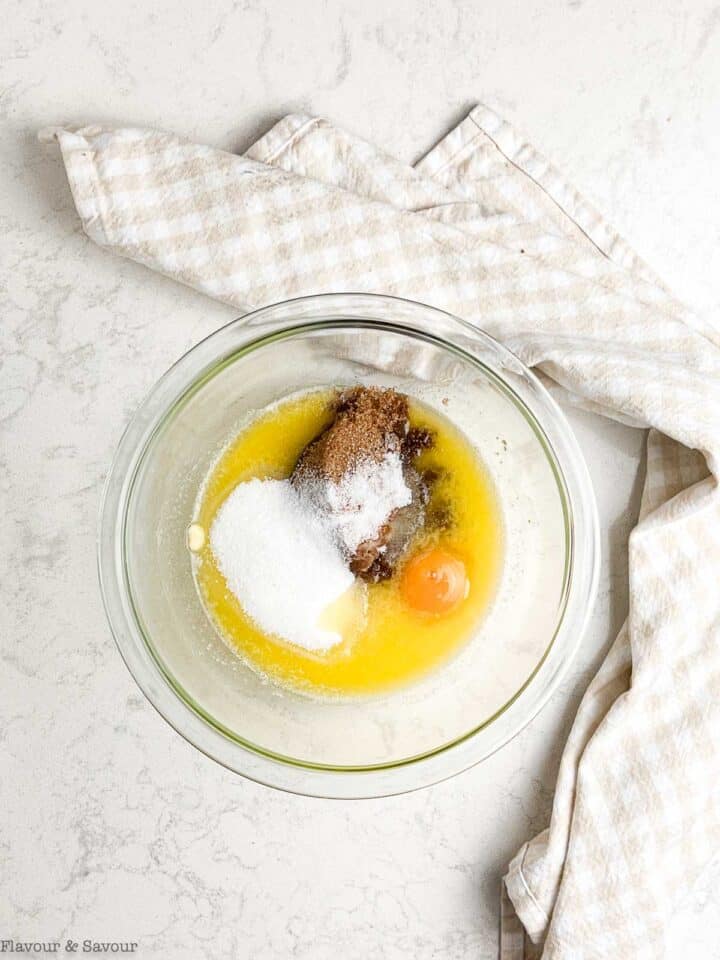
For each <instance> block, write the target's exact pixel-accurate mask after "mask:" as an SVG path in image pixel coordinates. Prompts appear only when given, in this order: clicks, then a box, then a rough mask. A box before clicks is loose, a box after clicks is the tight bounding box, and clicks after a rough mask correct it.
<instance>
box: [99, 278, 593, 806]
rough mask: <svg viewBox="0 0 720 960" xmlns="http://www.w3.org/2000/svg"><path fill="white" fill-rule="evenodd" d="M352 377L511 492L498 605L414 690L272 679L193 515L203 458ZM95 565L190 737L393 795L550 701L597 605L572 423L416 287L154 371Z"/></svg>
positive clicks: (118, 633) (278, 326)
mask: <svg viewBox="0 0 720 960" xmlns="http://www.w3.org/2000/svg"><path fill="white" fill-rule="evenodd" d="M353 383H362V384H376V385H382V386H394V387H396V388H397V389H399V390H402V391H404V392H405V393H408V394H410V395H412V396H414V397H417V398H418V399H420V400H422V401H423V402H424V403H425V404H429V405H431V406H435V407H437V408H438V409H439V410H440V411H441V412H442V413H443V414H445V415H446V416H448V417H449V418H450V419H451V420H452V421H453V422H454V423H455V424H456V425H457V426H458V427H460V429H461V430H463V431H464V433H465V435H466V436H467V437H468V438H469V440H470V441H471V442H472V443H473V445H474V446H475V448H476V449H477V451H478V452H479V454H480V456H481V458H482V460H483V462H484V463H485V465H486V467H487V468H488V470H489V472H490V474H491V476H492V478H493V480H494V483H495V486H496V488H497V491H498V495H499V499H500V503H501V505H502V514H503V521H504V526H505V541H506V542H505V562H504V568H503V573H502V576H501V580H500V585H499V587H498V591H497V595H496V597H495V599H494V601H493V604H492V606H491V608H490V610H489V611H488V613H487V615H486V616H485V617H484V619H483V620H482V622H481V623H479V624H478V625H477V629H476V630H475V634H474V636H473V637H472V638H471V640H470V641H469V642H468V643H467V644H466V645H465V646H464V647H463V649H462V650H461V651H460V652H459V653H458V654H457V655H456V656H455V657H454V658H453V659H451V660H450V662H448V663H447V664H446V665H445V666H443V667H442V668H440V669H438V670H436V671H435V672H434V673H433V674H432V675H430V676H428V677H426V678H424V679H422V680H420V681H419V682H417V683H415V684H413V685H411V686H407V687H405V688H403V689H401V690H395V691H392V692H389V693H387V694H384V695H378V696H374V697H371V698H364V699H361V698H358V699H346V700H337V701H329V700H320V699H313V698H311V697H308V696H307V695H302V694H300V693H294V692H292V691H291V690H288V689H284V688H281V687H279V686H277V685H275V684H274V683H272V682H270V681H268V680H267V679H266V678H264V677H262V676H261V675H260V674H258V673H257V672H256V671H254V670H253V669H252V668H251V667H250V666H248V665H247V664H246V663H245V662H244V661H243V660H242V659H241V658H240V657H239V656H238V655H237V654H236V653H234V652H232V651H231V650H230V649H229V647H227V646H226V645H225V644H224V643H223V641H222V640H221V638H220V637H219V636H218V634H217V633H216V632H215V630H214V628H213V626H212V624H211V622H210V621H209V619H208V617H207V616H206V614H205V611H204V608H203V606H202V604H201V602H200V600H199V597H198V594H197V591H196V587H195V583H194V579H193V575H192V564H191V558H190V554H189V552H188V550H187V547H186V530H187V527H188V524H189V523H190V522H191V521H192V519H193V507H194V503H195V500H196V497H197V494H198V490H199V488H200V485H201V483H202V481H203V479H204V478H205V476H206V474H207V472H208V469H209V468H210V466H211V465H212V463H213V461H214V460H215V458H216V457H217V455H218V453H219V451H220V450H221V449H222V448H223V446H224V445H225V444H226V443H227V442H228V440H230V439H231V438H232V437H233V436H234V435H235V434H236V433H237V432H238V429H239V425H240V424H241V423H242V422H243V421H244V420H246V419H247V418H248V416H249V415H251V413H252V412H253V411H256V410H259V409H260V408H262V407H265V406H267V405H268V404H270V403H272V402H273V401H276V400H278V399H279V398H281V397H282V396H284V395H287V394H290V393H293V392H296V391H298V390H302V389H308V388H313V387H322V386H329V385H346V384H353ZM99 570H100V582H101V588H102V593H103V599H104V603H105V608H106V611H107V616H108V619H109V621H110V626H111V628H112V632H113V634H114V636H115V639H116V641H117V645H118V647H119V649H120V652H121V654H122V656H123V658H124V660H125V663H126V664H127V666H128V668H129V669H130V672H131V673H132V675H133V676H134V678H135V680H136V681H137V683H138V685H139V686H140V688H141V689H142V690H143V692H144V693H145V695H146V696H147V697H148V699H149V700H150V702H151V703H152V704H153V705H154V706H155V707H156V708H157V710H158V711H159V712H160V713H161V714H162V716H163V717H164V718H165V719H166V720H167V721H168V723H170V724H171V725H172V726H173V727H174V728H175V730H177V731H178V732H179V733H180V734H181V735H182V736H184V737H185V738H186V739H187V740H189V741H190V743H192V744H194V745H195V746H196V747H197V748H198V749H200V750H202V751H203V752H204V753H205V754H207V755H208V756H210V757H213V758H214V759H215V760H217V761H219V762H220V763H222V764H224V765H225V766H226V767H228V768H230V769H231V770H234V771H236V772H237V773H240V774H242V775H244V776H246V777H249V778H251V779H253V780H256V781H259V782H261V783H264V784H267V785H269V786H273V787H277V788H280V789H284V790H289V791H293V792H297V793H302V794H308V795H313V796H326V797H347V798H350V797H371V796H385V795H389V794H394V793H401V792H404V791H407V790H413V789H416V788H418V787H422V786H425V785H427V784H430V783H433V782H436V781H438V780H441V779H444V778H446V777H449V776H452V775H454V774H456V773H458V772H459V771H461V770H463V769H465V768H467V767H469V766H471V765H472V764H475V763H477V762H478V761H480V760H482V759H483V758H485V757H487V756H488V755H489V754H490V753H492V752H493V751H495V750H497V749H498V747H500V746H501V745H502V744H504V743H506V742H507V741H508V740H509V739H510V738H511V737H512V736H514V735H515V734H516V733H517V732H518V731H519V730H520V729H521V728H522V727H523V726H524V725H525V724H526V723H528V721H529V720H530V719H531V718H532V717H533V716H534V715H535V714H536V713H537V711H538V710H540V708H541V707H542V706H543V705H544V703H545V702H546V701H547V699H548V697H549V696H550V694H551V693H552V691H553V690H554V689H555V687H556V686H557V684H558V682H559V681H560V679H561V677H562V675H563V673H564V671H565V670H566V669H567V666H568V664H569V662H570V660H571V657H572V656H573V653H574V651H575V649H576V648H577V645H578V642H579V640H580V637H581V635H582V632H583V629H584V627H585V624H586V622H587V619H588V616H589V614H590V610H591V607H592V603H593V599H594V594H595V589H596V583H597V571H598V525H597V511H596V507H595V501H594V497H593V493H592V486H591V483H590V479H589V476H588V473H587V469H586V467H585V464H584V461H583V458H582V456H581V454H580V451H579V448H578V446H577V443H576V441H575V439H574V437H573V434H572V432H571V430H570V428H569V426H568V424H567V422H566V421H565V419H564V417H563V416H562V414H561V412H560V410H559V409H558V407H557V406H556V404H555V403H554V401H553V400H552V399H551V398H550V396H549V395H548V393H547V392H546V390H545V389H544V388H543V387H542V385H541V384H540V383H539V382H538V380H537V379H536V378H535V377H534V376H533V374H532V373H530V371H529V370H527V369H526V368H525V367H524V366H523V364H522V363H520V361H519V360H518V359H517V358H516V357H515V356H514V355H513V354H512V353H510V352H509V351H508V350H506V349H505V348H504V347H503V346H501V345H500V344H499V343H497V342H496V341H495V340H493V339H492V338H491V337H490V336H488V335H487V334H485V333H483V332H482V331H481V330H479V329H477V328H476V327H473V326H471V325H470V324H468V323H465V322H464V321H462V320H459V319H458V318H456V317H453V316H450V315H449V314H447V313H443V312H442V311H440V310H436V309H433V308H431V307H427V306H424V305H422V304H419V303H412V302H409V301H406V300H399V299H396V298H392V297H381V296H370V295H364V294H363V295H360V294H357V295H356V294H329V295H325V296H315V297H305V298H302V299H299V300H293V301H288V302H285V303H280V304H275V305H273V306H269V307H265V308H264V309H262V310H258V311H256V312H255V313H252V314H250V315H249V316H247V317H244V318H242V319H240V320H236V321H234V322H232V323H229V324H228V325H227V326H225V327H223V328H222V329H220V330H218V331H217V332H216V333H214V334H212V335H211V336H210V337H208V338H207V339H206V340H204V341H202V342H201V343H200V344H198V345H197V346H196V347H195V348H194V349H192V350H191V351H189V353H187V354H186V355H185V356H184V357H183V358H182V359H181V360H179V361H178V362H177V363H176V364H175V365H174V366H173V367H172V368H171V369H170V370H169V371H168V372H167V373H166V374H165V376H164V377H162V379H161V380H160V381H159V382H158V383H157V385H156V386H155V387H154V389H153V390H152V392H151V393H150V395H149V396H148V397H147V399H146V400H145V402H144V403H143V404H142V406H141V407H140V409H139V410H138V412H137V413H136V415H135V417H134V419H133V420H132V422H131V423H130V426H129V427H128V429H127V430H126V432H125V434H124V436H123V438H122V440H121V442H120V446H119V449H118V451H117V454H116V456H115V460H114V462H113V465H112V468H111V471H110V475H109V477H108V480H107V484H106V488H105V493H104V497H103V505H102V511H101V520H100V540H99ZM279 602H281V598H279Z"/></svg>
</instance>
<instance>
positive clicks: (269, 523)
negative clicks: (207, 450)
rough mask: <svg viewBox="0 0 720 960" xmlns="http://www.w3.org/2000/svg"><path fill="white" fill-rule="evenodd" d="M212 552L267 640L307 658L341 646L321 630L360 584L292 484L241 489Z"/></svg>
mask: <svg viewBox="0 0 720 960" xmlns="http://www.w3.org/2000/svg"><path fill="white" fill-rule="evenodd" d="M210 547H211V549H212V552H213V554H214V555H215V560H216V562H217V565H218V568H219V570H220V572H221V573H222V575H223V576H224V577H225V580H226V582H227V585H228V588H229V589H230V590H231V591H232V593H233V594H234V595H235V596H236V597H237V599H238V600H239V602H240V604H241V605H242V607H243V609H244V610H245V612H246V613H247V615H248V616H249V617H250V618H251V619H252V620H253V621H254V622H255V623H256V624H257V626H258V627H259V628H260V629H261V630H263V631H264V632H265V633H268V634H272V635H274V636H278V637H280V638H282V639H284V640H287V641H289V642H290V643H294V644H297V645H298V646H301V647H304V648H305V649H307V650H318V651H321V650H328V649H330V647H333V646H335V644H337V643H339V642H340V641H341V640H342V637H341V636H340V634H339V633H334V632H332V631H330V630H323V629H321V628H320V627H319V626H318V623H319V621H320V618H321V616H322V614H323V611H325V610H326V608H327V607H329V606H330V604H332V603H334V602H335V601H336V600H338V599H339V597H341V596H342V595H343V594H344V593H345V592H346V591H347V590H349V589H350V587H352V585H353V583H354V577H353V575H352V573H350V571H349V570H348V568H347V565H346V563H345V561H344V559H343V556H342V553H341V551H340V548H339V546H338V544H337V542H336V541H335V539H334V538H333V536H332V533H331V531H330V530H329V529H328V527H327V526H326V525H325V524H324V523H322V522H321V521H320V520H319V519H318V517H317V516H316V515H315V513H314V512H313V510H312V508H311V507H310V505H309V504H305V503H304V502H303V500H302V499H301V497H300V496H299V495H298V494H297V492H296V491H295V490H294V488H293V487H292V485H291V484H290V482H289V481H288V480H250V481H248V482H247V483H241V484H238V486H237V487H235V489H234V490H233V492H232V493H231V494H230V496H229V497H228V498H227V500H225V502H224V503H223V504H222V506H221V507H220V510H219V511H218V513H217V516H216V517H215V520H214V522H213V524H212V527H211V530H210Z"/></svg>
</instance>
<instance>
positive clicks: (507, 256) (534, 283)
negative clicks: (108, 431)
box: [53, 107, 720, 960]
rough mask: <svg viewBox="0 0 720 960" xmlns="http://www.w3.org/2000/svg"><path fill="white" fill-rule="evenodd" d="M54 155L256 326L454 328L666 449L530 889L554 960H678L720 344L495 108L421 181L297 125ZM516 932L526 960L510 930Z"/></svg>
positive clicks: (712, 781)
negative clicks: (274, 311) (302, 319)
mask: <svg viewBox="0 0 720 960" xmlns="http://www.w3.org/2000/svg"><path fill="white" fill-rule="evenodd" d="M53 135H54V136H55V137H56V138H57V140H58V142H59V144H60V147H61V149H62V154H63V158H64V161H65V165H66V168H67V173H68V178H69V181H70V185H71V188H72V191H73V195H74V198H75V202H76V205H77V209H78V213H79V214H80V217H81V219H82V222H83V225H84V227H85V230H86V231H87V233H88V234H89V235H90V236H91V237H92V238H93V239H94V240H96V241H97V242H98V243H99V244H101V245H103V246H107V247H110V248H111V249H113V250H114V251H116V252H117V253H120V254H123V255H124V256H127V257H131V258H133V259H135V260H139V261H141V262H142V263H145V264H147V265H148V266H150V267H152V268H153V269H155V270H159V271H162V272H163V273H165V274H167V275H169V276H171V277H175V278H176V279H177V280H181V281H182V282H184V283H187V284H190V285H191V286H193V287H196V288H197V289H199V290H203V291H205V293H207V294H209V295H210V296H212V297H217V298H219V299H221V300H224V301H225V302H227V303H230V304H235V305H237V306H238V307H240V308H243V309H244V308H246V307H247V306H248V305H255V306H260V305H262V304H267V303H270V302H274V301H278V300H284V299H287V298H290V297H297V296H300V295H303V294H312V293H319V292H328V291H357V292H360V291H368V292H373V293H388V294H397V295H400V296H404V297H409V298H412V299H415V300H420V301H423V302H425V303H429V304H433V305H435V306H438V307H441V308H443V309H445V310H449V311H451V312H453V313H455V314H458V315H460V316H462V317H464V318H466V319H468V320H470V321H473V322H475V323H477V324H478V325H479V326H481V327H483V328H484V329H486V330H488V331H489V332H490V333H491V334H493V335H494V336H495V337H497V338H499V339H500V340H502V341H503V342H504V343H505V344H507V346H509V347H510V348H511V349H512V350H513V351H515V353H516V354H518V355H519V356H520V357H521V358H522V359H523V360H524V361H525V363H526V364H529V365H530V366H535V367H539V368H540V369H541V370H542V371H543V372H544V373H545V374H547V375H549V376H550V377H552V378H553V379H554V380H555V381H557V382H558V383H559V384H561V385H562V386H563V387H564V388H565V389H566V390H568V391H571V392H572V394H574V395H575V397H576V398H580V399H581V400H582V402H583V403H585V404H586V405H587V406H589V407H590V408H592V409H596V410H600V411H602V412H604V413H606V414H607V415H608V416H612V417H617V418H618V419H621V420H623V421H626V422H631V423H636V424H638V425H642V426H649V427H650V428H651V429H650V431H649V434H648V458H647V477H646V480H645V487H644V492H643V498H642V512H641V520H640V523H639V525H638V526H637V527H636V529H635V530H634V531H633V533H632V535H631V537H630V543H629V552H630V556H629V569H630V612H629V617H628V621H627V623H626V625H625V627H624V628H623V630H622V632H621V633H620V636H619V637H618V638H617V640H616V642H615V644H614V645H613V647H612V649H611V651H610V653H609V655H608V657H607V659H606V660H605V662H604V664H603V666H602V668H601V669H600V671H599V673H598V675H597V676H596V677H595V679H594V680H593V682H592V683H591V685H590V688H589V689H588V691H587V693H586V695H585V697H584V699H583V701H582V704H581V706H580V709H579V712H578V715H577V718H576V721H575V724H574V726H573V729H572V732H571V734H570V738H569V740H568V743H567V746H566V748H565V752H564V755H563V759H562V764H561V768H560V773H559V778H558V784H557V790H556V795H555V802H554V808H553V813H552V819H551V823H550V827H549V829H548V830H546V831H545V832H544V833H543V834H541V835H540V836H538V837H536V838H535V839H533V840H531V841H530V842H529V843H528V844H526V845H525V846H524V847H523V849H522V850H521V851H520V852H519V853H518V854H517V856H516V857H515V859H514V860H513V862H512V863H511V864H510V868H509V871H508V874H507V877H506V885H507V892H508V894H509V896H510V898H511V899H512V902H513V904H514V906H515V909H516V910H517V914H518V916H519V918H520V919H521V921H522V924H523V926H524V927H525V930H526V931H527V933H528V934H529V936H530V938H531V939H532V940H533V941H536V942H542V941H543V940H544V952H543V954H542V956H543V957H544V958H545V960H623V958H632V960H645V958H648V960H650V958H652V960H657V958H658V957H662V956H665V955H666V954H665V952H664V945H665V943H666V939H665V934H666V930H667V927H668V924H669V923H670V921H671V919H672V916H673V912H674V909H675V907H676V905H677V904H678V902H679V900H680V899H681V898H682V897H683V895H684V894H685V893H686V891H687V889H688V887H689V886H690V885H691V884H692V882H693V880H694V879H695V878H696V876H697V875H698V873H699V872H700V870H701V869H702V868H703V866H704V865H705V864H706V862H707V861H708V860H709V858H710V857H711V856H713V855H714V854H715V853H716V852H717V851H718V849H719V848H720V576H719V574H720V492H719V491H718V483H717V476H718V470H719V469H720V464H719V463H718V452H719V451H720V341H719V338H718V335H717V333H716V332H714V331H713V330H712V329H710V328H709V327H707V326H705V325H703V324H702V323H701V322H700V321H699V320H698V319H697V318H695V317H694V316H692V315H691V314H690V313H689V312H688V311H687V310H686V309H684V308H683V307H682V306H681V305H680V304H679V303H677V302H676V301H675V300H674V299H673V298H672V297H671V296H670V294H669V293H668V292H667V291H666V290H665V289H664V287H663V286H662V285H661V284H660V283H659V282H658V281H657V280H656V279H655V278H654V277H653V275H652V274H651V273H650V271H649V270H648V269H647V268H646V267H645V266H644V265H643V264H642V263H641V262H640V261H639V260H638V258H637V257H636V256H635V254H634V253H633V252H632V251H631V250H630V249H629V248H628V247H627V246H626V245H625V243H624V242H623V241H622V240H621V239H620V238H619V237H618V236H617V235H616V234H615V233H614V232H613V231H612V229H611V228H610V227H609V226H608V225H607V224H606V223H605V222H604V221H603V220H602V219H601V218H600V217H599V216H598V214H597V213H596V212H595V211H594V210H592V209H591V208H590V207H589V206H588V204H587V203H586V202H585V201H584V200H583V199H582V198H581V197H580V196H578V194H577V193H576V192H575V191H574V190H573V189H572V188H571V187H570V186H569V185H568V184H567V183H566V182H565V181H564V180H563V178H562V177H561V176H560V175H559V174H558V173H557V172H556V171H555V170H554V169H553V168H552V167H551V166H550V165H549V164H548V163H547V162H546V161H545V160H544V159H543V158H542V157H540V156H539V155H538V154H537V152H536V151H535V150H534V149H533V148H532V147H531V146H530V145H529V144H527V143H526V142H524V141H523V140H522V139H521V138H520V137H518V135H517V134H516V133H515V132H514V131H513V130H512V129H511V128H510V127H509V126H508V125H507V124H506V123H504V122H503V121H502V120H501V119H500V118H499V117H497V116H496V115H495V114H493V113H492V112H490V111H489V110H487V109H484V108H482V107H478V108H476V109H475V110H473V111H472V112H471V113H470V115H469V116H468V117H467V118H466V119H465V120H463V121H462V123H460V124H459V126H457V127H456V128H455V129H454V130H453V131H452V132H451V133H450V134H449V135H448V136H446V137H445V138H444V139H443V140H442V142H441V143H440V144H439V145H438V146H436V147H435V148H434V149H433V150H431V151H430V153H429V154H428V155H427V156H425V157H424V158H423V159H422V160H421V161H420V162H419V163H418V164H416V165H415V167H410V166H406V165H405V164H403V163H399V162H398V161H396V160H394V159H392V158H391V157H388V156H386V155H385V154H383V153H381V152H380V151H378V150H377V149H375V148H374V147H372V146H370V145H369V144H367V143H365V142H362V141H360V140H358V139H356V138H354V137H352V136H350V135H348V134H347V133H344V132H343V131H341V130H337V129H335V128H334V127H332V126H331V125H330V124H328V123H327V122H325V121H323V120H321V119H317V118H314V117H307V116H297V115H293V116H288V117H286V118H285V119H283V120H282V121H280V122H279V123H278V124H277V125H276V126H275V127H274V128H273V129H272V130H271V131H270V132H269V133H268V134H267V135H266V136H264V137H262V138H261V139H260V140H259V141H258V142H257V143H256V144H255V145H254V146H253V147H252V148H251V149H250V150H249V151H248V153H247V154H246V155H245V156H244V157H238V156H233V155H231V154H228V153H224V152H221V151H219V150H214V149H212V148H210V147H205V146H198V145H197V144H193V143H188V142H186V141H184V140H181V139H179V138H178V137H175V136H172V135H170V134H165V133H158V132H156V131H151V130H134V129H129V130H103V129H100V128H87V129H85V130H83V131H80V132H77V133H71V132H67V131H55V132H54V134H53ZM502 928H503V929H504V930H507V935H506V936H505V937H504V938H503V939H504V944H503V947H502V949H503V950H504V951H505V956H506V957H515V956H516V955H517V956H519V953H518V950H519V949H520V948H519V946H518V944H519V943H520V940H521V939H522V940H524V935H523V936H522V938H519V937H518V935H517V934H518V930H517V929H515V930H513V929H512V918H510V917H508V915H507V911H505V913H504V918H503V923H502ZM523 949H524V948H523ZM513 951H514V952H513Z"/></svg>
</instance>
